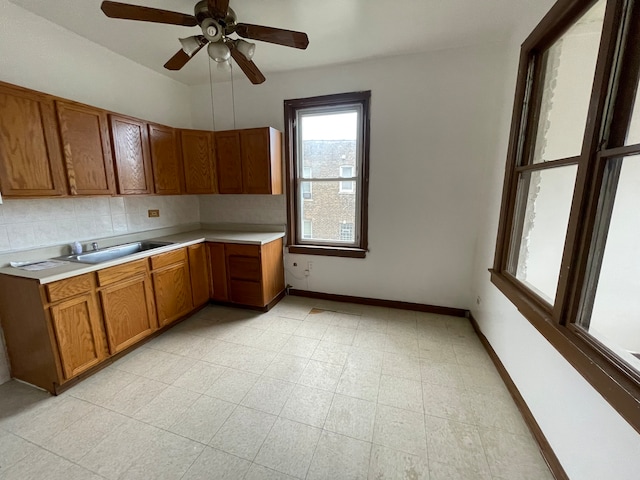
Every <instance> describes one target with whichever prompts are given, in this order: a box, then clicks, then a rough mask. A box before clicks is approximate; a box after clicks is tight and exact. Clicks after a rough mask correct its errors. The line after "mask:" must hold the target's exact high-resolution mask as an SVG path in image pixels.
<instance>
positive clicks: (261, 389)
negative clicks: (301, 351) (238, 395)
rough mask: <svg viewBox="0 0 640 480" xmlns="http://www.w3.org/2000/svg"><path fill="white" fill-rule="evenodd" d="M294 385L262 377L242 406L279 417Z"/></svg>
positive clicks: (248, 393) (243, 400)
mask: <svg viewBox="0 0 640 480" xmlns="http://www.w3.org/2000/svg"><path fill="white" fill-rule="evenodd" d="M293 387H294V384H293V383H290V382H283V381H282V380H276V379H275V378H268V377H261V378H259V379H258V381H257V382H256V383H255V384H254V385H253V387H251V390H249V391H248V392H247V394H246V395H245V397H244V398H243V399H242V401H241V402H240V405H243V406H245V407H249V408H254V409H256V410H260V411H262V412H266V413H270V414H272V415H278V414H279V413H280V411H281V410H282V407H284V404H285V403H286V401H287V399H288V398H289V395H291V391H292V390H293Z"/></svg>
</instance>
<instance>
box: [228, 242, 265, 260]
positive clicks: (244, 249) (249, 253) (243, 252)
mask: <svg viewBox="0 0 640 480" xmlns="http://www.w3.org/2000/svg"><path fill="white" fill-rule="evenodd" d="M225 248H226V252H227V256H229V255H239V256H242V257H256V258H260V245H241V244H237V243H226V244H225Z"/></svg>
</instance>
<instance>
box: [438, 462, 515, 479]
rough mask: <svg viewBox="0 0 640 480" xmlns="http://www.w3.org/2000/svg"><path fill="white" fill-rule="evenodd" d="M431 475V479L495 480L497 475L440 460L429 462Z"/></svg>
mask: <svg viewBox="0 0 640 480" xmlns="http://www.w3.org/2000/svg"><path fill="white" fill-rule="evenodd" d="M429 475H430V477H429V479H430V480H469V479H470V478H473V479H474V480H495V477H491V476H487V474H486V472H476V471H474V470H470V469H469V468H467V467H464V466H455V465H447V464H445V463H440V462H429ZM518 478H519V477H518ZM505 480H506V479H505Z"/></svg>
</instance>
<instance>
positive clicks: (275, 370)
mask: <svg viewBox="0 0 640 480" xmlns="http://www.w3.org/2000/svg"><path fill="white" fill-rule="evenodd" d="M308 363H309V360H308V359H306V358H302V357H296V356H294V355H285V354H283V353H279V354H278V355H277V356H276V358H274V359H273V361H272V362H271V364H270V365H269V366H268V367H267V368H266V370H265V371H264V374H263V375H264V376H265V377H271V378H276V379H278V380H284V381H286V382H297V381H298V379H299V378H300V375H302V372H304V369H305V367H306V366H307V364H308Z"/></svg>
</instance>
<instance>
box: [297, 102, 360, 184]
mask: <svg viewBox="0 0 640 480" xmlns="http://www.w3.org/2000/svg"><path fill="white" fill-rule="evenodd" d="M300 124H301V125H302V130H301V135H302V147H301V152H300V157H301V162H302V167H303V174H304V178H340V177H341V176H345V175H341V174H340V172H341V167H342V166H351V169H352V170H351V174H350V175H349V176H352V175H354V174H355V172H356V166H357V155H358V148H357V135H358V111H357V110H354V111H347V112H344V111H342V112H335V113H322V114H318V113H302V114H301V115H300ZM307 174H308V175H307Z"/></svg>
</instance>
